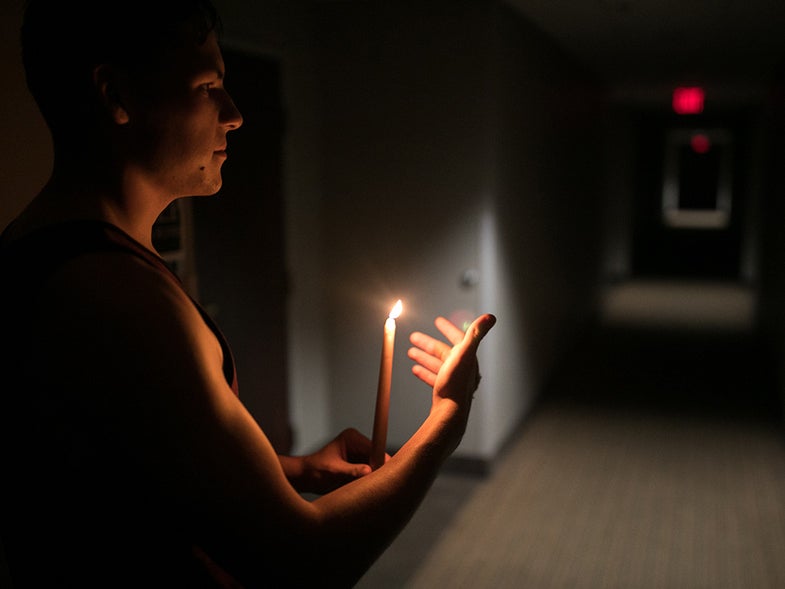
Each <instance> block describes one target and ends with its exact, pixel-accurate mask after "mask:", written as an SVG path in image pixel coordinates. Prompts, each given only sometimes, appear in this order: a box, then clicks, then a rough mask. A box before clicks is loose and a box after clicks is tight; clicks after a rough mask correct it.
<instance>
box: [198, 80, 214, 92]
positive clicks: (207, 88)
mask: <svg viewBox="0 0 785 589" xmlns="http://www.w3.org/2000/svg"><path fill="white" fill-rule="evenodd" d="M214 87H215V84H213V83H212V82H207V83H206V84H201V85H200V86H199V88H200V89H201V90H203V91H204V92H209V91H210V90H212V89H213V88H214Z"/></svg>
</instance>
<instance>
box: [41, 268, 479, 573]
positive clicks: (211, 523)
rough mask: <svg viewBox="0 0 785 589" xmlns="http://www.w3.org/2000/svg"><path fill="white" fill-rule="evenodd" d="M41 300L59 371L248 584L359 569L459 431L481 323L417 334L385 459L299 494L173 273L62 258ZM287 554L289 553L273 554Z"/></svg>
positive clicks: (401, 519) (412, 502) (413, 501)
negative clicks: (414, 425)
mask: <svg viewBox="0 0 785 589" xmlns="http://www.w3.org/2000/svg"><path fill="white" fill-rule="evenodd" d="M96 277H100V281H99V280H97V279H96ZM45 302H46V304H47V306H48V309H49V312H48V317H47V320H46V321H45V322H44V326H45V327H44V329H45V333H43V334H42V337H45V338H47V339H46V341H48V342H49V352H50V361H51V362H52V363H53V367H54V369H55V370H57V371H59V373H58V374H59V377H60V378H62V379H63V382H64V384H65V385H66V386H68V387H69V388H71V389H73V390H79V391H80V402H83V403H86V404H89V405H90V406H91V408H92V410H93V411H95V412H96V413H97V414H98V415H100V416H101V417H102V418H103V419H106V420H107V423H111V424H112V429H113V431H114V432H115V433H116V437H117V439H118V440H119V443H121V444H122V445H123V446H124V447H125V450H126V451H127V452H128V453H129V454H130V455H131V456H133V457H135V458H136V459H137V460H138V461H140V463H142V464H145V465H147V466H148V467H149V469H150V472H151V473H153V475H154V477H156V478H157V479H158V482H162V483H163V484H164V485H165V486H166V487H168V488H171V489H172V490H173V493H174V494H175V495H176V496H177V497H178V500H180V501H182V502H183V503H184V504H186V505H188V506H189V507H191V508H192V509H194V510H195V511H197V512H198V513H199V514H200V517H201V518H203V519H204V522H205V538H206V541H205V542H204V547H205V549H206V550H207V551H208V552H209V553H210V554H211V556H212V557H213V558H214V559H215V560H216V561H217V562H219V563H220V564H222V565H223V566H225V567H226V568H227V569H228V570H230V571H231V572H232V573H233V574H235V575H237V576H238V577H239V578H240V579H241V580H242V581H244V582H246V583H247V584H249V585H254V584H256V583H262V582H264V581H265V579H268V578H269V577H270V575H271V574H273V575H274V576H275V577H276V578H280V579H286V581H287V583H288V582H291V584H292V585H293V586H304V585H306V584H308V583H311V582H320V583H322V584H323V583H324V582H325V580H326V579H328V580H330V584H331V585H336V586H349V585H351V584H353V583H354V582H355V581H356V580H357V579H358V578H359V577H360V576H361V575H362V574H363V573H364V572H365V571H366V570H367V569H368V567H369V566H370V565H371V564H372V563H373V561H374V560H375V559H376V558H377V557H378V556H379V554H381V552H382V551H383V550H384V549H385V548H386V547H387V546H388V545H389V543H390V542H391V541H392V540H393V539H394V537H395V536H396V534H397V533H398V532H399V531H400V530H401V529H402V527H403V526H404V525H405V524H406V522H407V521H408V520H409V518H410V517H411V515H412V514H413V513H414V511H415V510H416V509H417V507H418V505H419V504H420V502H421V501H422V498H423V496H424V495H425V493H426V492H427V490H428V488H429V487H430V485H431V483H432V481H433V479H434V478H435V476H436V474H437V472H438V469H439V467H440V466H441V464H442V463H443V461H444V460H445V459H446V458H447V456H449V454H450V453H451V452H452V451H453V450H454V448H455V447H456V446H457V444H458V442H459V441H460V439H461V436H462V435H463V431H464V429H465V426H466V419H467V417H468V411H469V406H470V404H471V393H470V392H469V389H470V388H472V385H473V382H474V378H475V377H474V375H473V374H474V373H473V371H476V357H475V352H476V348H477V345H478V344H479V341H480V339H481V338H482V336H484V334H485V333H486V332H487V330H488V329H490V326H491V325H492V321H491V320H490V319H489V318H487V317H484V318H481V319H479V320H478V321H477V322H476V323H475V325H473V326H472V328H470V330H469V332H467V335H466V337H465V338H463V334H461V337H462V338H463V339H462V340H461V341H460V342H459V343H458V345H455V346H454V347H451V346H447V345H446V344H440V343H438V342H437V341H436V340H432V338H428V337H427V336H421V340H420V343H419V349H420V350H421V353H422V354H423V356H424V358H422V359H421V362H422V363H423V364H424V365H425V366H429V368H428V369H423V368H422V366H421V368H420V370H419V372H420V373H419V374H418V376H420V377H421V378H423V380H425V381H426V382H428V380H429V379H430V380H432V383H429V384H432V385H433V386H434V393H433V405H432V409H431V412H430V414H429V415H428V417H427V418H426V419H425V421H424V422H423V424H422V426H421V427H420V428H419V430H418V431H417V432H416V433H415V434H414V435H413V436H412V438H411V439H410V440H409V441H408V442H407V443H406V444H405V445H404V446H403V447H402V448H401V449H400V451H399V452H397V453H396V454H395V456H393V457H392V458H391V459H390V460H388V462H387V463H386V464H385V466H384V467H383V468H381V469H379V470H377V471H374V472H371V473H370V474H367V475H366V476H363V477H361V478H359V479H356V480H354V481H353V482H350V483H348V484H346V485H343V486H340V487H338V488H337V489H335V490H334V491H332V492H329V493H326V494H325V495H323V496H321V497H319V498H317V499H316V500H314V501H310V502H309V501H306V500H305V499H303V498H302V497H301V496H300V495H299V493H298V492H297V490H296V489H295V488H294V487H293V486H292V484H291V483H290V481H289V480H288V479H287V476H286V475H287V472H286V469H285V466H284V465H285V464H286V462H287V459H286V458H284V459H283V463H284V465H282V460H281V458H279V457H278V456H277V455H276V453H275V451H274V449H273V447H272V445H271V444H270V443H269V441H268V439H267V437H266V436H265V434H264V432H263V431H262V430H261V429H260V428H259V426H258V424H257V423H256V421H255V420H254V419H253V418H252V417H251V415H250V414H249V413H248V411H247V410H246V409H245V407H244V406H243V405H242V403H241V402H240V401H239V400H238V399H237V397H236V396H235V395H234V394H233V393H232V391H231V389H230V387H229V386H228V385H227V383H226V381H225V379H224V375H223V370H222V363H223V357H222V352H221V348H220V345H219V344H218V342H217V340H216V339H215V337H214V335H213V333H212V332H211V331H210V329H209V328H208V327H207V326H206V325H205V323H204V322H203V321H202V319H201V317H200V315H199V313H198V311H197V310H196V309H195V308H194V306H193V305H192V304H191V303H190V301H189V300H188V298H187V297H186V296H185V294H184V293H183V292H182V291H181V290H180V289H178V288H177V286H176V285H174V284H173V283H171V281H169V280H168V279H167V278H165V277H163V276H161V275H160V274H159V273H157V272H155V271H152V270H151V269H150V268H149V267H147V266H146V265H145V264H144V263H143V262H141V261H140V260H137V259H135V258H134V257H132V256H125V255H119V256H118V255H113V254H99V255H93V256H87V257H84V258H81V259H79V260H77V261H74V262H72V263H70V264H69V265H68V266H67V267H66V268H65V269H64V270H63V271H62V272H61V273H60V274H59V275H58V276H57V277H56V278H55V279H54V280H53V282H52V285H51V288H50V290H49V291H48V297H47V299H46V301H45ZM415 339H416V338H415ZM415 345H418V344H415ZM85 358H89V359H90V366H91V374H90V376H89V378H86V375H85V362H84V361H85ZM416 373H417V371H416ZM142 424H144V425H142ZM289 466H292V465H291V464H289ZM289 474H290V475H291V472H290V473H289ZM294 554H297V555H299V556H298V558H299V559H300V564H299V565H298V566H296V567H291V566H290V565H287V564H285V563H289V562H291V557H292V555H294Z"/></svg>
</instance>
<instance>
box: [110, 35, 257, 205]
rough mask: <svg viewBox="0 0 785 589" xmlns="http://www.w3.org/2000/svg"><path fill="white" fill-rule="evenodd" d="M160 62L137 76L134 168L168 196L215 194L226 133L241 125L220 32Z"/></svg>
mask: <svg viewBox="0 0 785 589" xmlns="http://www.w3.org/2000/svg"><path fill="white" fill-rule="evenodd" d="M159 65H160V67H157V68H156V70H155V71H151V72H143V73H142V74H141V75H139V76H134V77H133V78H132V80H133V81H132V84H131V92H130V100H128V102H129V104H128V105H127V108H126V110H127V111H128V115H129V124H128V125H127V129H125V131H126V132H127V133H128V139H129V141H128V142H127V145H128V148H129V153H128V155H129V156H130V164H131V166H132V169H133V170H134V172H139V173H140V175H139V176H138V177H139V178H140V179H141V180H142V182H144V183H146V184H148V185H149V186H148V187H149V188H152V189H154V190H157V191H161V193H162V194H163V195H165V196H167V197H180V196H197V195H208V194H214V193H215V192H217V191H218V189H219V188H220V187H221V166H222V164H223V163H224V161H225V160H226V147H227V140H226V139H227V137H226V135H227V133H228V132H229V131H231V130H233V129H237V128H238V127H239V126H240V125H241V124H242V117H241V115H240V113H239V112H238V110H237V109H236V108H235V106H234V103H233V102H232V100H231V98H230V97H229V94H228V93H227V92H226V90H225V89H224V86H223V77H224V63H223V58H222V56H221V51H220V49H219V47H218V43H217V41H216V38H215V35H214V34H210V35H209V36H208V38H207V40H206V41H205V43H203V44H202V45H197V44H196V43H191V44H189V45H188V46H184V47H179V48H177V49H174V50H172V51H170V52H168V53H166V54H165V55H164V56H162V59H161V60H160V62H159Z"/></svg>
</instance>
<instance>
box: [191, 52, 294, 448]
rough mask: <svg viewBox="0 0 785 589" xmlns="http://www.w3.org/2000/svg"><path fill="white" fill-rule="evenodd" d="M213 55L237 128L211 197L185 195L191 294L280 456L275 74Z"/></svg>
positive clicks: (281, 311)
mask: <svg viewBox="0 0 785 589" xmlns="http://www.w3.org/2000/svg"><path fill="white" fill-rule="evenodd" d="M223 55H224V61H225V63H226V88H227V90H228V91H229V93H230V94H231V96H232V98H233V99H234V102H235V104H236V105H237V108H238V109H239V110H240V112H241V113H242V115H243V125H242V127H241V128H240V129H238V130H236V131H232V132H231V133H229V136H228V144H229V145H228V153H229V158H228V160H227V161H226V162H225V164H224V166H223V187H222V189H221V191H220V192H219V193H218V195H217V196H214V197H209V198H196V199H193V219H194V240H195V263H196V270H197V276H198V291H199V298H200V299H201V302H202V304H203V305H204V306H205V307H206V308H207V309H208V310H209V311H210V312H211V314H212V315H213V316H214V317H215V319H216V321H217V322H218V324H219V325H220V327H221V330H222V331H223V332H224V333H225V335H226V336H227V339H228V340H229V342H230V345H231V346H232V350H233V353H234V356H235V362H236V364H237V372H238V377H239V385H240V397H241V399H242V400H243V403H244V404H245V405H246V407H247V408H248V409H249V411H250V412H251V413H252V414H253V416H254V417H255V418H256V420H257V421H258V422H259V424H260V425H261V427H262V428H263V429H264V431H265V433H266V434H267V436H268V438H269V439H270V441H271V442H272V444H273V446H274V447H275V449H276V450H277V451H278V452H280V453H287V452H288V451H289V450H290V449H291V444H292V434H291V426H290V422H289V407H288V392H287V376H286V374H287V354H286V351H287V349H286V342H287V337H286V271H285V256H284V254H285V252H284V243H285V239H284V220H283V195H282V183H281V169H282V137H283V114H282V107H281V88H280V68H279V64H278V63H277V62H276V61H275V60H272V59H268V58H264V57H260V56H256V55H249V54H246V53H242V52H239V51H234V50H231V49H227V48H224V49H223Z"/></svg>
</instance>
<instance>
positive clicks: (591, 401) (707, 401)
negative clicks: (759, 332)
mask: <svg viewBox="0 0 785 589" xmlns="http://www.w3.org/2000/svg"><path fill="white" fill-rule="evenodd" d="M768 370H769V363H768V362H767V359H766V357H765V355H764V354H762V353H761V349H760V347H759V346H758V345H757V344H756V342H755V340H754V339H753V338H751V337H749V336H747V335H745V334H744V333H733V332H730V333H711V332H702V333H699V334H695V333H679V332H676V331H670V332H646V331H645V330H643V331H637V332H636V331H634V330H633V331H630V330H613V329H610V330H603V331H601V332H598V333H597V334H595V335H594V336H593V337H592V338H591V339H590V340H589V341H586V342H585V343H584V344H583V345H582V346H580V347H579V348H577V349H576V350H575V352H574V353H573V354H572V355H571V356H570V357H569V358H568V359H567V360H566V361H565V363H564V365H563V366H562V369H561V370H560V371H559V373H558V376H557V378H556V379H555V380H554V383H553V386H552V387H551V389H550V390H549V394H548V396H547V400H546V401H545V402H543V403H542V404H541V405H540V406H539V407H538V409H537V410H536V411H535V412H534V414H533V415H532V416H531V418H530V419H529V420H528V422H527V424H526V425H525V428H524V429H523V430H522V431H521V432H520V434H519V435H518V436H516V438H515V439H514V440H513V441H512V443H511V444H510V446H509V447H508V449H507V450H506V451H505V453H504V454H503V455H502V456H501V457H500V459H499V461H498V463H497V464H496V465H495V467H494V469H493V471H492V473H491V474H490V475H488V476H487V477H485V478H475V477H467V476H460V475H457V474H455V473H445V474H444V475H443V476H442V477H440V478H439V480H437V483H436V485H435V486H434V488H433V490H432V492H431V494H430V495H429V497H428V498H427V500H426V502H425V503H424V504H423V506H422V508H421V509H420V511H419V512H418V513H417V514H416V515H415V517H414V519H413V520H412V522H411V523H410V525H409V527H408V528H407V529H406V530H405V531H404V533H403V534H402V535H401V536H400V537H399V538H398V539H397V540H396V542H395V543H394V544H393V545H392V546H391V548H390V549H389V551H388V552H387V553H386V554H385V555H383V557H382V558H381V559H380V560H379V561H378V562H377V564H376V565H375V566H374V567H373V568H372V569H371V570H370V571H369V572H368V574H366V576H365V577H364V578H363V579H362V580H361V581H360V583H359V584H358V585H357V587H360V588H363V589H386V588H397V589H402V588H406V589H420V588H422V589H433V588H435V587H438V588H449V589H460V588H471V589H486V588H494V589H503V588H508V587H509V588H529V589H600V588H608V589H650V588H651V589H655V588H657V589H660V588H662V589H682V588H683V589H702V588H705V589H780V588H782V587H785V442H784V440H785V437H784V436H783V430H782V427H781V419H780V413H779V408H780V405H779V402H778V401H777V400H776V398H775V396H774V394H773V393H774V389H773V385H772V381H771V379H770V375H769V374H768Z"/></svg>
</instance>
